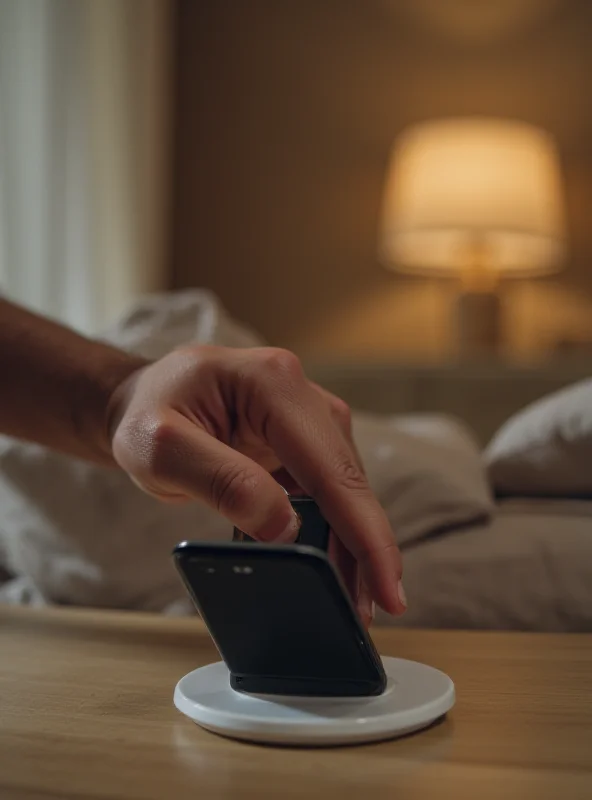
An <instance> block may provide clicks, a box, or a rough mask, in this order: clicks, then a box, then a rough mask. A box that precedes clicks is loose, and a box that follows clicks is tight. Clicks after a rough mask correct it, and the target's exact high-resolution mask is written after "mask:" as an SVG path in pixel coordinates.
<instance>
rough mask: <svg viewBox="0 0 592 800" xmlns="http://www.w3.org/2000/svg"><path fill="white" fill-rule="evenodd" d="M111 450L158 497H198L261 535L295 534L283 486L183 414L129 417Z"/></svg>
mask: <svg viewBox="0 0 592 800" xmlns="http://www.w3.org/2000/svg"><path fill="white" fill-rule="evenodd" d="M113 453H114V456H115V458H116V460H117V461H118V463H119V464H120V466H122V467H123V468H124V469H125V470H126V471H127V472H128V473H129V474H130V476H131V477H132V479H133V480H134V482H135V483H137V484H138V485H139V486H140V487H141V488H142V489H144V490H145V491H147V492H148V493H150V494H152V495H154V496H156V497H158V498H159V499H165V500H169V501H170V502H178V501H180V500H182V499H183V498H192V499H198V500H201V501H202V502H204V503H206V504H207V505H208V506H210V507H211V508H212V509H214V510H216V511H218V512H220V513H221V514H222V515H223V516H225V517H226V518H227V519H228V520H229V521H230V522H231V523H232V524H233V525H235V526H236V527H238V528H239V529H240V530H242V531H244V532H245V533H247V534H248V535H249V536H252V537H253V538H255V539H259V540H261V541H276V542H288V541H293V540H294V539H295V538H296V537H297V535H298V520H297V517H296V515H295V513H294V511H293V509H292V506H291V505H290V502H289V500H288V497H287V495H286V492H285V491H284V490H283V489H282V488H281V486H280V485H279V484H278V483H277V482H276V481H275V480H274V479H273V478H272V476H271V475H270V474H269V473H268V472H266V471H265V470H264V469H263V468H262V467H260V466H259V465H257V464H255V463H254V462H253V461H251V459H249V458H247V457H246V456H243V455H241V454H240V453H237V452H236V451H235V450H233V449H231V448H230V447H227V446H226V445H225V444H223V443H222V442H219V441H218V440H217V439H215V438H213V437H212V436H210V435H209V434H208V433H206V431H204V430H203V429H201V428H200V427H199V426H197V425H195V424H194V423H193V422H191V421H190V420H188V419H187V418H186V417H184V416H183V415H182V414H179V413H177V412H174V411H168V412H167V414H166V416H164V417H162V418H160V419H159V420H155V421H153V422H152V423H148V422H147V421H146V420H145V419H144V418H142V419H141V421H140V422H137V423H134V422H133V421H128V422H127V423H125V424H124V425H123V426H121V427H120V428H119V429H118V431H117V433H116V435H115V437H114V440H113Z"/></svg>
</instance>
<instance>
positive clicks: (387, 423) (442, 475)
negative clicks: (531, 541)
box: [352, 413, 493, 548]
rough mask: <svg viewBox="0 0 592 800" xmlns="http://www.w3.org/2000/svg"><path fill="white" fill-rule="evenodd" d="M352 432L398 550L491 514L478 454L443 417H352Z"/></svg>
mask: <svg viewBox="0 0 592 800" xmlns="http://www.w3.org/2000/svg"><path fill="white" fill-rule="evenodd" d="M352 428H353V433H354V438H355V441H356V445H357V448H358V450H359V452H360V456H361V458H362V461H363V462H364V467H365V470H366V474H367V476H368V480H369V482H370V485H371V486H372V489H373V491H374V492H375V494H376V496H377V497H378V500H379V501H380V503H381V505H382V506H383V508H384V509H385V510H386V512H387V515H388V517H389V520H390V523H391V525H392V527H393V530H394V531H395V533H396V536H397V541H398V543H399V545H400V546H401V547H402V548H404V547H406V546H408V545H410V544H412V543H413V542H416V541H418V540H419V539H422V538H424V537H425V536H428V535H430V534H433V533H436V532H438V531H441V530H444V529H448V528H451V527H457V526H460V525H466V524H469V523H474V522H478V521H484V520H487V519H489V517H490V516H491V515H492V513H493V500H492V498H491V494H490V490H489V486H488V482H487V476H486V473H485V470H484V469H483V465H482V461H481V453H480V450H479V447H478V445H477V442H476V440H475V439H474V438H473V435H472V434H471V433H470V431H469V430H468V429H467V428H466V427H465V426H464V425H463V424H462V423H460V422H458V421H457V420H455V419H453V418H452V417H449V416H444V415H432V414H411V415H397V416H391V417H386V416H384V417H381V416H375V415H370V414H363V413H354V414H353V419H352Z"/></svg>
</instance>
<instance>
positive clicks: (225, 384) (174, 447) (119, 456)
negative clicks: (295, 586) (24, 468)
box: [108, 345, 405, 621]
mask: <svg viewBox="0 0 592 800" xmlns="http://www.w3.org/2000/svg"><path fill="white" fill-rule="evenodd" d="M108 417H109V420H108V425H109V432H110V433H109V435H110V438H111V447H112V452H113V456H114V458H115V460H116V461H117V463H118V464H119V465H120V466H121V467H122V468H123V469H124V470H126V471H127V472H128V473H129V475H130V476H131V478H132V479H133V480H134V481H135V483H137V484H138V485H139V486H140V487H141V488H142V489H143V490H144V491H146V492H148V493H150V494H152V495H154V496H156V497H158V498H160V499H161V500H165V501H169V502H182V501H186V500H192V499H199V500H201V501H202V502H205V503H207V504H208V505H209V506H211V507H212V508H214V509H216V510H217V511H219V512H220V513H221V514H223V515H224V516H225V517H226V518H227V519H228V520H229V521H230V522H231V523H232V524H233V525H235V526H237V527H238V528H240V529H241V530H243V531H244V532H245V533H247V534H248V535H249V536H252V537H253V538H255V539H258V540H260V541H267V542H270V541H274V542H290V541H293V540H294V539H295V538H296V536H297V535H298V521H297V519H296V516H295V514H294V511H293V509H292V506H291V505H290V503H289V500H288V497H287V495H286V492H285V491H284V490H283V489H282V487H281V486H280V484H279V483H278V481H277V480H276V479H274V477H273V473H276V475H281V474H283V475H284V477H287V478H288V479H291V480H293V481H295V482H296V483H297V484H298V485H299V486H300V487H302V489H303V490H304V492H305V493H306V494H308V495H309V496H311V497H313V498H314V499H315V500H316V502H317V503H318V505H319V508H320V509H321V512H322V513H323V515H324V517H325V519H326V520H327V521H328V523H329V524H330V526H331V529H332V530H333V531H334V532H335V534H336V536H337V538H338V540H339V542H340V543H341V544H342V545H343V547H344V548H345V550H346V551H347V552H349V553H350V554H351V556H353V558H354V559H355V561H356V562H357V565H358V567H359V569H360V574H361V578H362V582H363V585H364V586H365V587H366V588H367V590H368V591H369V592H370V594H371V596H372V597H373V598H374V600H376V602H378V604H379V605H380V606H382V607H383V608H384V609H385V610H386V611H387V612H389V613H392V614H400V613H402V612H403V611H404V610H405V595H404V593H403V590H402V585H401V582H400V579H401V558H400V554H399V550H398V548H397V545H396V542H395V539H394V536H393V533H392V531H391V528H390V525H389V523H388V520H387V518H386V515H385V513H384V511H383V510H382V508H381V506H380V504H379V503H378V501H377V500H376V498H375V497H374V495H373V493H372V491H371V489H370V487H369V485H368V482H367V480H366V477H365V475H364V472H363V468H362V465H361V462H360V459H359V457H358V455H357V453H356V450H355V447H354V444H353V442H352V438H351V430H350V413H349V409H348V407H347V406H346V405H345V403H343V402H342V401H341V400H339V399H338V398H336V397H334V396H333V395H331V394H329V393H328V392H326V391H325V390H323V389H321V388H320V387H318V386H315V385H314V384H312V383H310V382H309V381H308V380H307V379H306V376H305V375H304V372H303V370H302V367H301V365H300V363H299V361H298V359H297V358H296V356H294V355H293V354H292V353H290V352H287V351H284V350H279V349H275V348H254V349H242V350H235V349H230V348H223V347H211V346H201V345H200V346H188V347H183V348H180V349H179V350H175V351H174V352H172V353H171V354H169V355H167V356H166V357H164V358H162V359H161V360H160V361H157V362H155V363H153V364H150V365H148V366H145V367H142V368H140V369H138V370H137V371H136V372H134V373H132V375H131V376H130V377H128V378H127V379H126V380H125V381H124V382H123V383H122V384H121V385H120V386H119V387H118V388H117V389H116V391H115V392H114V394H113V397H112V399H111V402H110V406H109V413H108ZM286 473H287V475H286ZM342 550H343V548H342ZM342 556H343V552H342ZM338 560H339V559H338ZM341 560H342V562H343V558H342V559H341ZM362 595H363V593H362ZM363 604H364V601H363V597H362V598H360V607H361V606H362V605H363ZM361 610H362V612H363V614H364V615H365V616H367V609H362V608H361ZM366 621H368V620H366Z"/></svg>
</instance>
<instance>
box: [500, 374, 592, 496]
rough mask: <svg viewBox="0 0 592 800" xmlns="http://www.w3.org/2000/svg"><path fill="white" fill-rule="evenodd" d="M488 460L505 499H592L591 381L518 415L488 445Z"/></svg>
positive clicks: (545, 400)
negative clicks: (506, 496)
mask: <svg viewBox="0 0 592 800" xmlns="http://www.w3.org/2000/svg"><path fill="white" fill-rule="evenodd" d="M485 462H486V465H487V469H488V472H489V476H490V480H491V482H492V485H493V488H494V490H495V492H496V493H497V494H500V495H522V496H535V497H536V496H540V495H543V496H552V497H586V496H589V495H592V379H587V380H584V381H580V382H578V383H575V384H572V385H571V386H568V387H566V388H565V389H561V390H560V391H558V392H554V393H553V394H550V395H547V396H546V397H544V398H542V399H541V400H538V401H537V402H535V403H532V404H531V405H529V406H527V407H526V408H525V409H523V410H522V411H520V412H518V413H517V414H516V415H514V416H513V417H512V418H511V419H509V420H508V422H506V423H505V424H504V425H503V426H502V427H501V428H500V430H499V431H498V433H497V434H496V435H495V436H494V437H493V439H492V441H491V442H490V444H489V445H488V447H487V449H486V451H485Z"/></svg>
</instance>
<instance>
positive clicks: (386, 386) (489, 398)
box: [306, 362, 592, 445]
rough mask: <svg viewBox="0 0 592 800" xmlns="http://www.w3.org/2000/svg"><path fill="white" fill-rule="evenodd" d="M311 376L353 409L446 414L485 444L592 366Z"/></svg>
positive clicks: (453, 367) (357, 370) (334, 367)
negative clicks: (527, 409)
mask: <svg viewBox="0 0 592 800" xmlns="http://www.w3.org/2000/svg"><path fill="white" fill-rule="evenodd" d="M306 371H307V374H308V376H309V377H310V378H311V379H312V380H315V381H316V382H317V383H319V384H320V385H322V386H324V387H325V388H326V389H328V390H329V391H331V392H333V393H334V394H336V395H338V396H340V397H342V398H343V399H344V400H345V401H346V402H348V403H349V405H350V406H351V407H352V408H353V409H359V410H365V411H374V412H378V413H393V414H406V413H410V412H440V413H445V414H450V415H453V416H455V417H458V418H460V419H461V420H463V421H464V422H465V423H466V424H467V425H469V427H470V428H471V429H472V430H473V431H474V433H475V434H476V435H477V437H478V439H479V441H480V442H481V444H483V445H485V444H486V443H487V442H488V441H489V439H490V438H491V436H492V435H493V434H494V433H495V432H496V431H497V429H498V428H499V427H500V425H501V424H502V423H503V422H505V421H506V420H507V419H508V418H509V417H510V416H511V415H512V414H514V413H515V412H516V411H518V410H519V409H521V408H523V407H524V406H526V405H528V404H529V403H531V402H532V401H534V400H537V399H538V398H540V397H543V396H544V395H546V394H548V393H550V392H554V391H556V390H558V389H560V388H562V387H564V386H567V385H569V384H570V383H573V382H575V381H578V380H581V379H582V378H586V377H589V376H592V363H589V364H588V363H581V362H578V363H577V364H575V363H570V362H563V363H548V362H546V363H545V364H541V365H539V366H529V367H525V366H519V365H506V364H497V363H488V364H450V365H436V366H405V365H393V364H390V365H389V364H376V363H370V364H355V363H347V364H318V363H317V364H308V365H306Z"/></svg>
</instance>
